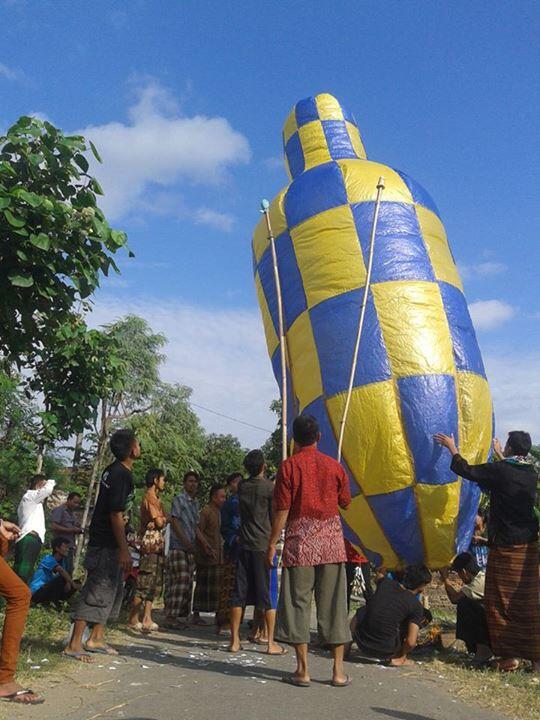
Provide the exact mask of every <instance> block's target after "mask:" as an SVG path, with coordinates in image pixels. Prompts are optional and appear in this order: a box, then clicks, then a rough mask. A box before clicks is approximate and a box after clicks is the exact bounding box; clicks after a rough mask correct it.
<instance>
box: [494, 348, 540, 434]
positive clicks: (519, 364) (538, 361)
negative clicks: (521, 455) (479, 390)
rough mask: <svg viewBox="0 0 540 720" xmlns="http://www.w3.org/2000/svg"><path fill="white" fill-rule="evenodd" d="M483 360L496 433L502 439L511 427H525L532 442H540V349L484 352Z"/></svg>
mask: <svg viewBox="0 0 540 720" xmlns="http://www.w3.org/2000/svg"><path fill="white" fill-rule="evenodd" d="M484 360H485V364H486V372H487V376H488V380H489V383H490V387H491V392H492V394H493V402H494V405H495V424H496V433H497V436H498V437H500V438H501V440H502V439H503V438H504V437H505V435H506V434H507V433H508V432H509V431H510V430H527V431H528V432H530V433H531V435H532V438H533V443H535V444H540V414H539V413H538V408H539V407H540V352H539V351H536V352H525V353H522V352H520V353H519V354H515V355H514V354H508V355H504V356H498V357H497V356H490V355H487V356H486V357H485V358H484ZM503 444H504V443H503Z"/></svg>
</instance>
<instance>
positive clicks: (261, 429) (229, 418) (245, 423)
mask: <svg viewBox="0 0 540 720" xmlns="http://www.w3.org/2000/svg"><path fill="white" fill-rule="evenodd" d="M189 404H190V405H191V406H192V407H196V408H199V410H206V412H209V413H212V415H219V417H222V418H226V419H227V420H232V422H235V423H239V424H240V425H247V427H250V428H254V429H255V430H260V431H261V432H265V433H273V432H274V431H273V430H268V428H262V427H259V426H258V425H253V424H252V423H248V422H246V421H245V420H238V419H237V418H233V417H231V416H230V415H225V414H224V413H220V412H218V411H217V410H211V409H210V408H207V407H204V406H203V405H197V403H194V402H191V400H190V401H189Z"/></svg>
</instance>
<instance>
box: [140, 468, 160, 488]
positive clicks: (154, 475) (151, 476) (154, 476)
mask: <svg viewBox="0 0 540 720" xmlns="http://www.w3.org/2000/svg"><path fill="white" fill-rule="evenodd" d="M160 477H165V470H162V469H161V468H150V470H148V472H147V473H146V475H145V476H144V482H145V483H146V487H147V488H151V487H152V485H153V484H154V480H158V479H159V478H160Z"/></svg>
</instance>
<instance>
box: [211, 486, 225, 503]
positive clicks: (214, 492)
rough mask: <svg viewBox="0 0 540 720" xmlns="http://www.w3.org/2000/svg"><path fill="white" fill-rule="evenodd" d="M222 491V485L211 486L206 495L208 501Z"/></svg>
mask: <svg viewBox="0 0 540 720" xmlns="http://www.w3.org/2000/svg"><path fill="white" fill-rule="evenodd" d="M219 490H223V485H212V487H211V488H210V492H209V493H208V500H212V498H213V497H214V495H215V494H216V493H217V492H218V491H219Z"/></svg>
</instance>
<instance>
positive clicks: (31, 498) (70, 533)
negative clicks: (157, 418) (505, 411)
mask: <svg viewBox="0 0 540 720" xmlns="http://www.w3.org/2000/svg"><path fill="white" fill-rule="evenodd" d="M293 437H294V452H293V454H292V455H291V457H289V458H288V459H286V460H284V461H283V463H282V464H281V466H280V468H279V471H278V473H277V476H276V478H275V480H272V479H269V478H268V477H267V468H266V464H265V458H264V456H263V453H262V452H261V451H260V450H252V451H251V452H249V453H248V454H247V455H246V457H245V459H244V469H245V473H244V474H240V473H233V474H231V475H230V476H229V477H228V478H227V481H226V484H225V486H222V485H214V486H212V487H211V489H210V492H209V494H208V498H207V503H206V504H205V505H204V507H202V508H200V506H199V499H198V498H199V485H200V482H199V476H198V475H197V473H196V472H194V471H190V472H187V473H186V475H185V476H184V478H183V486H182V490H181V492H179V494H177V495H176V496H175V497H174V499H173V502H172V508H171V512H170V513H168V512H167V511H166V509H165V508H164V505H163V493H164V491H165V488H166V477H165V473H164V472H163V471H162V470H160V469H158V468H154V469H151V470H149V471H148V472H147V474H146V478H145V482H146V492H145V494H144V498H143V500H142V503H141V507H140V531H139V533H138V543H137V545H138V549H139V551H140V554H141V559H140V566H139V568H138V575H137V584H136V591H135V596H134V598H133V599H132V601H131V608H130V613H129V620H128V626H129V627H130V628H131V629H132V630H133V631H135V632H140V633H144V634H149V633H152V632H156V631H158V630H159V625H158V623H157V622H155V620H154V618H153V616H152V611H153V608H154V603H155V601H156V599H158V598H159V597H160V596H161V594H162V593H163V598H164V617H165V621H164V624H165V626H166V627H167V628H169V629H172V630H185V629H186V628H187V627H188V626H190V625H205V624H207V620H206V619H205V618H203V617H202V615H201V614H208V613H211V614H213V616H214V622H215V632H216V633H217V634H218V635H221V634H224V633H225V632H229V633H230V640H229V642H228V647H227V649H228V651H229V652H231V653H238V652H240V651H241V650H242V649H243V646H242V642H246V641H247V642H252V643H257V644H259V645H262V646H264V647H265V648H266V652H267V653H268V654H269V655H283V654H285V653H286V652H287V646H291V647H292V648H293V649H294V653H295V656H296V669H295V670H294V672H293V673H291V674H287V675H285V676H284V677H283V678H282V679H283V681H284V682H286V683H288V684H291V685H293V686H295V687H302V688H305V687H309V686H310V683H311V677H310V672H309V663H308V648H309V643H310V641H311V620H312V617H311V613H312V602H313V599H314V600H315V609H316V618H317V634H318V638H317V642H318V644H319V646H320V647H322V648H326V649H328V650H329V651H330V652H331V655H332V659H333V666H332V673H331V679H330V683H331V685H332V686H333V687H339V688H342V687H347V686H348V685H349V684H350V682H351V680H350V677H349V676H348V674H347V672H346V665H345V662H346V659H347V657H348V654H349V653H350V652H352V651H353V647H354V646H356V648H355V652H357V653H358V654H359V655H360V656H363V657H365V658H370V659H372V660H377V661H380V662H385V663H388V664H390V665H392V666H400V665H406V664H409V663H411V662H412V661H411V659H410V654H411V652H412V651H413V650H414V649H415V647H416V646H417V643H418V637H419V632H420V630H421V629H422V628H423V627H426V626H427V625H428V624H429V623H430V622H431V620H432V617H431V614H430V612H429V610H428V609H427V608H426V607H425V604H424V603H423V602H422V599H423V596H424V593H425V590H426V588H427V587H428V586H429V585H430V583H431V582H432V573H431V571H430V570H429V569H428V568H427V567H425V566H423V565H413V566H408V567H403V568H399V569H393V570H392V571H391V572H389V571H388V570H387V569H385V568H377V569H376V575H375V578H374V582H372V578H371V566H370V562H369V560H368V558H367V557H366V556H365V555H364V554H363V553H362V551H361V549H360V548H357V547H355V546H353V545H352V544H351V543H350V542H348V541H347V540H346V539H345V537H344V534H343V526H342V522H341V517H340V510H342V509H346V508H347V507H348V506H349V504H350V502H351V494H350V488H349V480H348V477H347V474H346V472H345V470H344V469H343V467H342V466H341V465H340V464H339V463H338V462H337V461H336V460H334V459H333V458H330V457H328V456H327V455H324V454H323V453H321V452H320V451H319V450H318V449H317V443H318V441H319V439H320V433H319V428H318V425H317V422H316V420H315V419H314V418H313V417H311V416H309V415H300V416H299V417H297V418H296V419H295V421H294V424H293ZM435 441H437V442H438V443H439V444H441V445H442V446H444V447H446V448H448V450H449V451H450V453H451V456H452V458H451V467H452V470H453V471H454V472H455V473H456V474H457V475H459V476H460V477H464V478H467V479H469V480H471V481H472V482H475V483H477V484H478V485H479V486H480V488H481V489H482V490H483V491H485V492H486V493H488V494H489V498H490V512H489V520H488V537H487V541H486V540H484V539H483V538H482V527H481V518H479V519H478V521H477V527H476V529H475V533H474V538H473V543H472V545H471V548H470V552H467V553H461V554H459V555H458V556H457V557H455V558H454V560H453V562H452V564H451V566H450V567H448V568H444V569H442V570H441V571H440V574H441V578H442V581H443V583H444V587H445V589H446V592H447V594H448V598H449V600H450V601H451V602H452V603H454V604H455V605H456V611H457V625H456V637H457V638H458V639H460V640H463V641H464V643H465V645H466V647H467V650H468V651H469V652H470V653H473V654H474V662H475V663H476V664H477V665H482V664H484V663H488V662H495V664H496V666H497V667H498V668H499V669H501V670H504V671H513V670H515V669H517V668H518V667H519V665H520V661H521V660H522V659H528V660H530V661H531V662H532V666H533V671H535V672H540V606H539V590H540V583H539V572H538V570H539V568H538V559H539V558H538V518H537V516H536V514H535V502H536V492H537V475H536V472H535V469H534V466H533V464H532V462H531V460H530V457H529V452H530V449H531V439H530V437H529V435H528V434H527V433H524V432H512V433H510V435H509V438H508V442H507V445H506V447H505V448H504V450H503V449H502V448H501V447H500V445H499V444H498V443H497V442H495V445H494V451H495V453H496V455H497V459H496V461H495V462H490V463H486V464H483V465H477V466H471V465H469V464H468V463H467V462H466V460H465V459H464V458H462V457H461V456H460V455H459V452H458V449H457V447H456V444H455V442H454V439H453V438H452V437H449V436H446V435H442V434H440V435H436V436H435ZM110 450H111V453H112V455H113V456H114V458H115V459H114V462H113V463H111V464H110V465H109V466H108V467H107V468H106V469H105V470H104V472H103V474H102V477H101V481H100V486H99V493H98V496H97V500H96V503H95V507H94V510H93V514H92V519H91V522H90V525H89V530H88V542H87V547H86V555H85V560H84V568H85V581H84V584H83V585H82V586H80V585H79V584H78V583H77V582H76V581H75V580H74V579H73V577H72V574H73V557H74V551H75V544H76V543H75V541H76V538H77V536H78V535H80V534H82V533H83V529H82V528H81V526H80V524H79V520H78V514H77V511H78V509H79V507H80V503H81V497H80V495H79V494H78V493H76V492H73V493H70V494H69V495H68V497H67V500H66V502H65V503H64V504H63V505H61V506H59V507H57V508H56V509H55V510H54V511H53V513H52V517H51V521H52V523H51V524H52V531H53V540H52V545H51V549H52V552H51V554H48V555H45V556H44V557H43V556H42V555H43V553H42V550H43V544H44V542H45V513H44V502H45V500H46V499H47V498H48V497H49V496H50V495H51V494H52V492H53V490H54V481H52V480H47V479H46V478H45V477H44V476H41V475H38V476H35V477H34V478H32V481H31V483H30V487H29V489H28V490H27V492H26V493H25V494H24V496H23V498H22V500H21V502H20V504H19V508H18V523H17V524H14V523H11V522H9V521H6V520H3V521H1V522H0V536H2V538H3V539H4V541H9V542H11V543H13V544H14V546H15V549H14V565H13V568H11V567H10V566H9V565H8V564H7V562H6V561H5V559H0V595H2V596H3V597H4V598H5V600H6V612H5V621H4V629H3V634H2V646H1V651H0V698H2V699H4V700H10V701H13V702H18V703H24V704H36V703H40V702H42V701H43V699H42V698H40V697H38V696H37V695H35V694H34V693H33V692H32V691H31V690H29V689H26V688H23V687H21V686H20V685H19V684H18V683H17V682H16V680H15V670H16V663H17V656H18V652H19V645H20V641H21V637H22V635H23V631H24V624H25V619H26V615H27V612H28V608H29V605H30V603H31V602H33V603H36V604H38V603H47V604H49V603H62V602H64V601H66V600H68V599H70V598H72V599H71V604H72V605H71V607H72V620H73V629H72V634H71V638H70V640H69V643H68V644H67V646H66V648H65V649H64V651H63V654H64V657H66V658H69V659H70V660H74V661H78V662H82V663H91V662H93V661H94V656H95V655H96V654H98V655H107V656H112V655H117V654H118V651H117V650H116V649H115V648H113V647H112V646H111V645H110V644H109V643H108V642H107V640H106V637H105V632H106V627H107V625H108V624H110V623H111V622H114V621H115V620H117V619H118V617H119V613H120V609H121V606H122V601H123V597H124V578H125V575H126V573H129V572H130V571H131V568H132V563H133V559H132V553H131V548H130V536H129V534H128V532H127V529H128V527H129V523H130V517H131V513H132V510H133V503H134V496H135V487H134V481H133V475H132V470H133V465H134V463H135V462H136V461H137V460H138V459H139V457H140V455H141V449H140V446H139V443H138V441H137V438H136V436H135V435H134V433H133V432H132V431H130V430H118V431H116V432H115V433H114V434H113V435H112V437H111V439H110ZM40 558H41V559H40ZM486 559H487V564H486ZM278 565H279V567H280V569H281V573H280V576H279V573H278ZM36 566H37V567H36ZM354 583H357V584H358V586H359V588H360V589H361V592H362V594H363V596H364V601H365V604H363V605H362V606H361V607H360V608H358V609H357V610H356V612H355V613H354V615H353V617H352V620H351V619H350V618H349V611H350V600H351V590H352V587H353V584H354ZM374 586H375V587H374ZM247 606H253V607H254V615H253V620H252V622H251V626H250V629H249V632H248V635H247V637H246V638H245V639H244V640H243V639H242V637H241V634H242V621H243V618H244V613H245V610H246V607H247Z"/></svg>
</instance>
